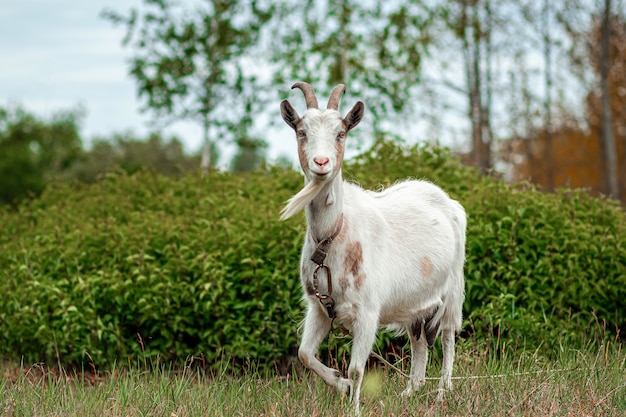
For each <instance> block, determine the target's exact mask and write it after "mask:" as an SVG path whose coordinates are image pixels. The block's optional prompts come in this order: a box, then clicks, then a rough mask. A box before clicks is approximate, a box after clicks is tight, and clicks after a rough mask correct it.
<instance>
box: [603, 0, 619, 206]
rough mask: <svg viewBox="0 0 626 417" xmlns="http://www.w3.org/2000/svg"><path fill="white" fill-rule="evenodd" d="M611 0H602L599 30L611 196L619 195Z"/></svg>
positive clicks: (606, 176)
mask: <svg viewBox="0 0 626 417" xmlns="http://www.w3.org/2000/svg"><path fill="white" fill-rule="evenodd" d="M610 47H611V0H604V12H603V18H602V27H601V30H600V89H601V100H602V110H601V111H602V116H601V117H602V127H601V137H602V154H603V155H602V156H603V158H604V185H605V192H606V194H608V195H609V196H611V197H613V198H618V197H619V190H618V187H617V152H616V149H615V137H614V135H613V115H612V112H611V102H610V96H609V94H610V90H609V71H610V69H611V62H610V60H611V57H610Z"/></svg>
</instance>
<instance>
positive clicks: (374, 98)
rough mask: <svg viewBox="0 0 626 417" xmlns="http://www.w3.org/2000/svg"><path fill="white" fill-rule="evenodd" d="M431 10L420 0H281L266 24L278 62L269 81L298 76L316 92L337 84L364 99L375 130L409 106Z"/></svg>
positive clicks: (286, 81)
mask: <svg viewBox="0 0 626 417" xmlns="http://www.w3.org/2000/svg"><path fill="white" fill-rule="evenodd" d="M433 17H434V16H433V12H432V10H431V9H430V8H429V7H428V6H427V4H426V2H423V1H420V0H412V1H409V2H400V1H383V0H376V1H372V2H359V1H354V0H341V1H331V0H326V1H321V2H320V1H314V0H290V1H285V2H283V3H282V7H281V8H280V9H278V13H277V15H276V19H275V20H274V22H273V25H272V29H273V36H274V37H278V38H279V39H280V47H279V48H275V49H274V53H273V61H274V63H276V64H277V65H280V67H281V71H276V73H275V78H274V82H275V83H276V84H277V85H281V86H285V85H291V83H292V82H293V81H295V80H302V81H307V82H309V83H310V84H312V85H314V86H316V87H318V88H320V89H321V87H324V89H323V90H322V91H325V90H328V91H330V90H329V89H330V88H331V87H333V86H334V85H336V84H338V83H345V84H346V85H347V86H348V88H349V92H350V94H354V95H358V96H359V97H361V98H362V99H363V100H364V101H365V102H366V103H368V112H371V114H372V116H373V117H372V119H373V120H374V121H373V128H374V130H375V131H378V130H383V129H384V128H385V127H387V128H389V127H394V126H396V125H397V123H398V122H402V121H406V118H404V120H403V117H402V115H406V114H411V113H412V110H414V109H415V106H414V103H416V101H415V100H414V98H415V88H416V86H417V85H418V83H419V81H420V74H421V71H420V70H421V63H422V57H423V55H424V54H425V51H426V47H427V45H428V44H429V43H430V41H431V39H430V36H431V34H430V33H429V31H428V28H429V26H430V24H431V20H432V19H433ZM411 121H414V120H411Z"/></svg>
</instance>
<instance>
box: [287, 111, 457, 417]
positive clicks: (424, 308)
mask: <svg viewBox="0 0 626 417" xmlns="http://www.w3.org/2000/svg"><path fill="white" fill-rule="evenodd" d="M355 107H356V106H355ZM353 110H354V109H353ZM294 113H295V111H294ZM336 113H337V112H336V111H334V110H327V111H325V112H322V111H319V110H317V109H312V110H308V111H307V112H306V113H305V114H304V116H303V117H302V119H300V121H301V122H302V123H301V128H302V130H304V133H305V134H306V140H304V141H303V140H301V139H299V147H300V152H299V154H300V157H301V158H300V159H301V165H302V167H303V170H304V174H305V187H304V189H303V190H302V191H300V192H299V193H298V194H297V195H296V196H294V197H293V198H292V199H291V200H290V201H289V204H288V205H287V207H285V209H284V210H283V215H282V217H281V218H282V219H286V218H288V217H291V216H292V215H294V214H295V213H297V212H298V211H299V210H301V209H302V208H304V209H305V213H306V219H307V235H306V239H305V242H304V247H303V248H302V258H301V267H300V270H301V271H302V275H301V281H302V285H303V288H304V289H305V300H306V301H307V311H306V318H305V322H304V330H303V334H302V341H301V345H300V348H299V352H298V356H299V358H300V360H301V361H302V363H303V364H304V365H305V366H306V367H307V368H310V369H311V370H313V371H314V372H315V373H317V374H318V375H319V376H320V377H321V378H322V379H323V380H324V381H325V382H326V384H328V385H331V386H334V387H336V388H338V389H339V390H341V391H343V392H346V393H350V394H351V397H352V399H353V401H354V404H355V406H356V409H357V411H358V409H359V395H360V388H361V383H362V380H363V372H364V367H365V363H366V361H367V359H368V357H369V355H370V352H371V348H372V345H373V343H374V340H375V338H376V332H377V329H378V327H379V326H387V327H390V328H393V329H396V330H400V331H407V332H408V333H409V335H410V340H411V352H412V366H411V375H410V379H409V381H408V384H407V387H406V389H405V390H404V392H403V395H404V396H408V395H410V394H412V393H413V392H414V391H415V390H417V389H419V388H420V387H421V386H423V385H424V382H425V372H426V363H427V355H428V348H427V344H426V336H425V334H424V333H422V334H421V337H420V338H419V340H416V338H415V337H414V336H415V335H413V331H412V329H418V332H422V331H424V332H425V331H426V330H430V328H428V329H426V328H424V329H423V328H422V326H421V325H419V324H418V325H417V327H415V326H414V323H416V322H417V323H420V320H423V319H424V318H425V317H427V316H428V315H429V314H430V313H432V311H433V310H435V309H437V312H436V314H435V316H434V319H433V320H432V321H431V322H430V323H431V324H434V323H438V324H439V332H440V333H441V334H442V341H443V369H442V376H441V381H440V383H439V389H440V394H442V393H443V391H444V390H445V389H451V388H452V381H451V377H452V366H453V362H454V343H455V332H458V331H459V330H460V328H461V319H462V306H463V300H464V297H465V295H464V278H463V265H464V260H465V228H466V217H465V211H464V210H463V208H462V206H461V205H460V204H459V203H458V202H456V201H454V200H452V199H450V197H448V195H447V194H446V193H445V192H444V191H443V190H442V189H441V188H439V187H437V186H436V185H434V184H432V183H429V182H426V181H405V182H400V183H398V184H396V185H394V186H392V187H390V188H388V189H385V190H383V191H380V192H373V191H366V190H363V189H362V188H360V187H359V186H357V185H354V184H350V183H347V182H344V181H343V179H342V176H341V160H342V158H343V142H342V141H340V140H338V139H337V132H338V131H340V130H341V127H342V124H341V118H340V117H338V115H337V114H336ZM361 114H362V113H361ZM349 115H350V114H349ZM283 117H285V116H283ZM346 119H348V116H346V118H345V119H344V121H345V120H346ZM288 123H289V121H288ZM357 123H358V122H357ZM290 125H291V123H290ZM292 127H293V126H292ZM301 133H302V132H301ZM346 133H347V132H346ZM320 150H322V151H323V153H322V151H320ZM311 151H312V152H315V153H314V154H311V153H310V152H311ZM315 157H317V158H318V160H319V158H320V157H327V158H328V159H329V160H330V161H332V162H333V164H334V165H333V167H332V173H330V174H328V175H326V176H324V177H321V178H320V177H318V176H316V175H315V170H316V169H318V168H319V167H315V166H313V163H314V161H313V159H314V158H315ZM312 166H313V169H311V167H312ZM342 214H343V228H342V229H343V230H342V231H341V232H340V233H339V235H338V236H337V238H336V239H335V240H334V241H333V242H332V244H331V245H330V249H329V252H328V256H327V258H326V260H325V261H324V263H325V264H326V265H328V267H329V269H330V271H331V272H332V286H333V293H332V297H333V299H334V302H335V311H336V315H337V317H336V320H337V322H339V323H340V324H342V325H344V326H346V327H347V328H349V329H350V330H351V333H352V336H353V346H352V354H351V360H350V365H349V367H348V375H347V377H348V378H345V377H343V376H342V375H340V373H339V372H338V371H336V370H333V369H331V368H328V367H327V366H325V365H324V364H322V363H321V362H320V361H319V359H317V357H316V354H317V351H318V348H319V345H320V343H321V342H322V341H323V339H324V338H325V337H326V335H327V334H328V332H329V330H330V328H331V324H332V320H331V319H330V318H329V317H328V315H327V311H326V309H325V308H324V307H323V306H322V304H321V303H320V301H319V299H318V298H317V297H316V296H315V295H313V294H306V289H307V288H311V282H312V278H313V270H314V268H315V267H316V265H315V264H314V262H312V261H311V260H310V257H311V255H312V253H313V252H314V250H315V248H316V245H315V242H314V238H315V239H317V240H318V241H319V240H322V239H324V238H326V237H329V236H332V234H333V233H334V231H335V229H336V227H337V224H338V220H339V218H340V216H341V215H342ZM357 246H360V248H361V253H362V258H361V259H360V263H359V265H358V271H356V272H357V273H356V274H355V268H354V267H353V266H354V256H353V257H352V258H350V259H348V258H349V257H350V255H349V254H350V252H351V250H350V248H352V249H354V248H355V247H357ZM352 253H354V251H353V252H352ZM320 286H323V288H324V289H325V288H326V287H325V282H324V281H323V280H322V283H321V284H320Z"/></svg>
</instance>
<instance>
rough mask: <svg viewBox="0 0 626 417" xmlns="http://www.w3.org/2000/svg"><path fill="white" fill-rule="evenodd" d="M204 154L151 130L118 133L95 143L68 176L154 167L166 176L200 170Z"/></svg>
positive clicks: (87, 178)
mask: <svg viewBox="0 0 626 417" xmlns="http://www.w3.org/2000/svg"><path fill="white" fill-rule="evenodd" d="M199 167H200V158H199V157H197V156H188V155H186V154H185V152H184V149H183V145H182V143H181V142H180V141H179V140H178V139H177V138H175V137H173V138H169V139H167V140H166V139H164V138H163V137H161V136H160V135H158V134H151V135H150V136H149V137H147V138H146V139H143V138H137V137H134V136H133V135H132V133H124V134H114V135H112V136H111V137H109V138H100V139H97V140H95V141H94V142H93V143H92V146H91V149H90V150H88V151H83V152H82V154H81V155H80V158H78V160H77V161H76V163H75V164H74V165H72V166H71V167H70V169H68V170H67V173H66V177H68V178H71V179H76V180H78V181H81V182H95V181H97V180H99V179H100V178H101V177H102V176H103V175H104V174H106V173H107V172H111V171H115V170H119V169H121V170H122V171H124V172H126V173H127V174H134V173H135V172H138V171H141V170H144V169H151V170H153V171H154V172H158V173H159V174H162V175H166V176H179V175H182V174H184V173H187V172H190V171H195V170H198V169H199Z"/></svg>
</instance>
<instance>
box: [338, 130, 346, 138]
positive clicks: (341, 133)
mask: <svg viewBox="0 0 626 417" xmlns="http://www.w3.org/2000/svg"><path fill="white" fill-rule="evenodd" d="M345 137H346V132H344V131H341V132H339V133H338V134H337V140H342V139H345Z"/></svg>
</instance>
